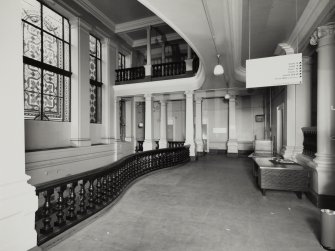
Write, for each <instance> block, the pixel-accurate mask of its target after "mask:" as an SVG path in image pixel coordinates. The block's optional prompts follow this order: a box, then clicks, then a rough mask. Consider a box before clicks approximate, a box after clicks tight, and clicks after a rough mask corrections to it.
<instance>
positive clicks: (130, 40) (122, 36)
mask: <svg viewBox="0 0 335 251" xmlns="http://www.w3.org/2000/svg"><path fill="white" fill-rule="evenodd" d="M118 35H119V36H120V37H121V38H122V39H123V40H124V41H125V42H126V43H127V44H128V45H129V46H130V47H133V44H134V40H133V39H132V38H131V37H130V36H129V35H128V34H126V33H122V34H118Z"/></svg>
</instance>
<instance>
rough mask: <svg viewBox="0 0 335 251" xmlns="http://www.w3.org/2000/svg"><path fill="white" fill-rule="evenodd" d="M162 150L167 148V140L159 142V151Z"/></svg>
mask: <svg viewBox="0 0 335 251" xmlns="http://www.w3.org/2000/svg"><path fill="white" fill-rule="evenodd" d="M163 148H168V142H167V140H164V139H163V140H160V141H159V149H163Z"/></svg>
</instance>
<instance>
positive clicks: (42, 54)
mask: <svg viewBox="0 0 335 251" xmlns="http://www.w3.org/2000/svg"><path fill="white" fill-rule="evenodd" d="M43 35H44V33H43V5H42V4H41V62H42V63H44V44H43V37H44V36H43ZM43 87H44V69H43V68H41V112H40V117H41V120H43V118H44V95H43V94H44V93H43V92H44V88H43Z"/></svg>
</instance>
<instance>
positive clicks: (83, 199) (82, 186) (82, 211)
mask: <svg viewBox="0 0 335 251" xmlns="http://www.w3.org/2000/svg"><path fill="white" fill-rule="evenodd" d="M85 184H86V180H83V181H82V183H81V184H80V190H79V210H78V211H77V214H79V215H84V214H86V212H87V211H86V207H85V203H86V191H85Z"/></svg>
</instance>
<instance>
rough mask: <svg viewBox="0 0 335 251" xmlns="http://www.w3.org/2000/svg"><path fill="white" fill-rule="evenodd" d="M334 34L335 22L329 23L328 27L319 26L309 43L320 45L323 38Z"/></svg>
mask: <svg viewBox="0 0 335 251" xmlns="http://www.w3.org/2000/svg"><path fill="white" fill-rule="evenodd" d="M334 33H335V22H330V23H327V24H326V25H323V26H319V27H318V28H317V29H316V31H314V33H313V35H312V37H311V39H310V42H309V43H310V44H311V45H317V44H319V42H320V40H321V39H322V38H325V37H329V36H332V35H334Z"/></svg>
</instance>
